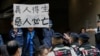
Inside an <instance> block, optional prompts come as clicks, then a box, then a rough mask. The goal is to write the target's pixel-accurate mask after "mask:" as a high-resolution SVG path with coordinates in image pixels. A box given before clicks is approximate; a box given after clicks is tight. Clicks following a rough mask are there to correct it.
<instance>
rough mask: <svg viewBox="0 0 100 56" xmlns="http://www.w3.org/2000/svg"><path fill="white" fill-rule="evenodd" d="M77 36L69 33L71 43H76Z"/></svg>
mask: <svg viewBox="0 0 100 56" xmlns="http://www.w3.org/2000/svg"><path fill="white" fill-rule="evenodd" d="M78 38H79V35H78V34H77V33H70V39H71V43H74V42H78Z"/></svg>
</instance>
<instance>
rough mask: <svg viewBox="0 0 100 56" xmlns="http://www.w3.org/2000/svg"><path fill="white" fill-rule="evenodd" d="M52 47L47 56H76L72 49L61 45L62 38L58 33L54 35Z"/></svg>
mask: <svg viewBox="0 0 100 56" xmlns="http://www.w3.org/2000/svg"><path fill="white" fill-rule="evenodd" d="M52 45H53V47H52V50H51V52H50V53H49V54H48V56H77V55H76V53H75V52H74V50H73V49H72V48H70V47H67V46H64V45H63V36H62V34H60V33H55V34H54V36H53V38H52Z"/></svg>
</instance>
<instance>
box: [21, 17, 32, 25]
mask: <svg viewBox="0 0 100 56" xmlns="http://www.w3.org/2000/svg"><path fill="white" fill-rule="evenodd" d="M25 23H28V24H29V25H31V23H30V22H29V21H28V18H27V19H26V20H25V22H24V23H23V25H24V24H25Z"/></svg>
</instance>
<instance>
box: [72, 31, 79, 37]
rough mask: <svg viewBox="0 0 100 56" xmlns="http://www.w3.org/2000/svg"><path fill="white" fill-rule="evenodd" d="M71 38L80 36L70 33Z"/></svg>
mask: <svg viewBox="0 0 100 56" xmlns="http://www.w3.org/2000/svg"><path fill="white" fill-rule="evenodd" d="M70 36H71V37H72V38H79V35H78V34H77V33H74V32H73V33H70Z"/></svg>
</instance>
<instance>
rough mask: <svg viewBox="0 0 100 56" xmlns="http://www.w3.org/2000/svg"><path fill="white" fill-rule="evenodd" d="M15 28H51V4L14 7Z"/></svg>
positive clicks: (16, 5) (17, 5) (18, 5)
mask: <svg viewBox="0 0 100 56" xmlns="http://www.w3.org/2000/svg"><path fill="white" fill-rule="evenodd" d="M13 12H14V17H13V24H14V25H13V26H14V27H15V28H26V27H40V28H41V27H49V4H38V5H27V4H14V5H13Z"/></svg>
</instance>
